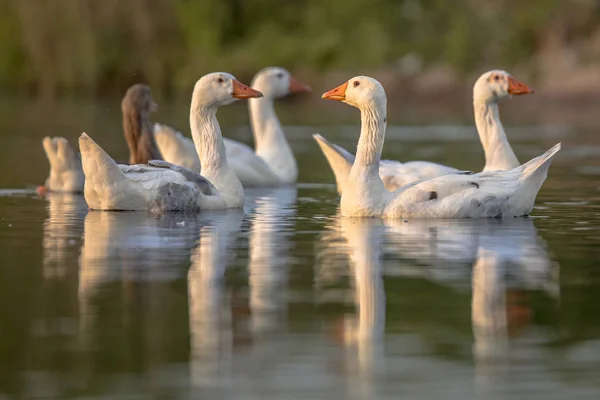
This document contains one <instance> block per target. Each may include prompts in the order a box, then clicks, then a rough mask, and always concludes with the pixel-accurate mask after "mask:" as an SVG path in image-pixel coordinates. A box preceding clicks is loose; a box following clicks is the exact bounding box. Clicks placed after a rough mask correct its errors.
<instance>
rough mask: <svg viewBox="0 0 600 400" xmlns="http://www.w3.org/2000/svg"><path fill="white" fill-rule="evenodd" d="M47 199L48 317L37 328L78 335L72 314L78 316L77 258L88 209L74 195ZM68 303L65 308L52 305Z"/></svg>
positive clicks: (45, 269) (45, 262)
mask: <svg viewBox="0 0 600 400" xmlns="http://www.w3.org/2000/svg"><path fill="white" fill-rule="evenodd" d="M46 199H47V201H48V207H47V209H48V217H47V218H46V220H45V222H44V238H43V241H42V244H43V249H44V251H43V269H42V271H43V275H44V280H45V282H44V286H43V287H44V293H43V297H44V299H47V300H48V301H47V302H46V303H47V304H48V307H46V308H45V310H46V312H47V313H48V314H47V315H46V318H40V319H38V320H37V321H36V324H35V325H34V326H35V330H36V332H37V333H38V334H44V335H52V334H59V335H76V334H77V319H76V318H73V315H76V314H77V301H76V295H75V294H76V293H77V272H78V264H79V260H78V259H79V249H80V247H81V243H82V234H83V220H84V218H85V215H86V214H87V212H88V206H87V204H86V202H85V199H84V198H83V196H78V195H74V194H68V193H49V194H48V195H47V196H46ZM64 293H66V294H67V295H66V296H64V295H63V294H64ZM57 299H60V301H59V300H57ZM65 300H66V304H65V305H66V307H56V306H51V305H56V304H60V303H61V302H62V301H65Z"/></svg>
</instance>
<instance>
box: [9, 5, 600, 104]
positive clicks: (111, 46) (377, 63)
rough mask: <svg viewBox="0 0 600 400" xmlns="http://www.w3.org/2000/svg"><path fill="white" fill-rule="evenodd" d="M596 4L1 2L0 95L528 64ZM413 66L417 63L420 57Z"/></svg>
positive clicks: (580, 30) (591, 17)
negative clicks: (404, 64)
mask: <svg viewBox="0 0 600 400" xmlns="http://www.w3.org/2000/svg"><path fill="white" fill-rule="evenodd" d="M599 3H600V2H599V1H598V0H527V1H522V0H454V1H448V0H327V1H324V0H251V1H250V0H247V1H243V0H102V1H98V0H60V1H57V0H1V1H0V53H1V54H2V55H3V56H2V58H1V59H0V87H1V88H2V89H3V90H4V91H12V92H28V93H35V94H38V95H41V96H43V97H54V96H56V95H59V94H63V93H65V94H77V93H101V92H103V91H115V90H119V91H120V90H122V88H123V87H124V86H126V85H128V84H130V83H132V82H138V81H147V82H149V83H150V84H152V85H153V87H154V88H155V90H158V91H160V92H162V93H163V94H166V95H168V94H177V93H180V92H183V91H189V88H190V87H191V86H192V83H193V82H194V81H195V80H196V79H197V78H198V77H199V76H201V75H202V74H204V73H206V72H209V71H212V70H228V71H231V72H232V73H234V74H236V75H238V76H239V77H243V78H246V79H248V78H249V77H250V76H251V75H252V74H253V73H254V72H255V71H257V70H258V69H260V68H262V67H264V66H266V65H283V66H286V67H288V68H292V69H293V68H302V69H304V70H306V71H312V72H314V73H318V72H323V71H327V70H349V69H353V70H357V69H361V68H369V69H370V68H395V67H397V66H399V65H401V63H400V62H399V61H400V60H401V59H402V57H403V56H405V55H407V54H410V55H411V56H412V57H413V59H416V60H417V61H418V66H419V68H421V67H422V66H425V67H426V66H428V65H432V64H443V65H448V66H450V67H451V68H452V69H453V70H455V71H457V72H459V73H460V72H469V71H471V70H474V69H475V68H477V67H479V66H480V65H486V64H487V65H489V64H491V63H494V64H498V65H501V66H503V67H510V66H512V65H515V64H523V63H524V62H527V60H529V59H530V58H531V57H532V55H534V54H535V52H536V50H538V49H539V48H540V47H541V46H543V44H544V38H545V37H547V36H548V35H549V34H553V35H559V36H560V38H561V40H564V41H565V42H568V41H574V40H577V39H578V38H580V37H583V36H586V35H591V34H592V33H593V32H594V30H595V29H596V27H597V25H598V21H599V19H600V18H599V11H598V10H599V9H600V5H599ZM415 57H416V58H415Z"/></svg>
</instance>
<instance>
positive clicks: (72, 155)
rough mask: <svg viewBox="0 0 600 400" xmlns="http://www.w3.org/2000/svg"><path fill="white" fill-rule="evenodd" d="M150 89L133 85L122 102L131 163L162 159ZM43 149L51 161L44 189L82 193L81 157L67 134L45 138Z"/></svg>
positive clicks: (144, 162)
mask: <svg viewBox="0 0 600 400" xmlns="http://www.w3.org/2000/svg"><path fill="white" fill-rule="evenodd" d="M156 107H157V106H156V103H155V102H154V100H153V98H152V93H151V92H150V88H149V87H148V86H146V85H142V84H135V85H133V86H131V87H130V88H129V89H128V90H127V92H126V93H125V96H124V97H123V100H122V102H121V111H122V114H123V133H124V135H125V140H126V141H127V146H128V147H129V163H130V164H146V163H147V162H148V161H149V160H162V155H161V153H160V151H159V150H158V147H157V146H156V142H155V140H154V136H153V135H152V130H151V125H150V113H151V112H152V111H154V110H156ZM42 145H43V148H44V152H45V153H46V157H47V158H48V162H49V163H50V174H49V175H48V178H47V179H46V182H45V184H44V190H43V191H50V192H63V193H83V190H84V185H85V175H84V173H83V167H82V165H81V158H80V156H79V154H77V153H76V152H75V150H74V149H73V147H71V145H70V144H69V141H68V140H67V139H65V138H64V137H54V138H50V137H45V138H44V140H43V141H42Z"/></svg>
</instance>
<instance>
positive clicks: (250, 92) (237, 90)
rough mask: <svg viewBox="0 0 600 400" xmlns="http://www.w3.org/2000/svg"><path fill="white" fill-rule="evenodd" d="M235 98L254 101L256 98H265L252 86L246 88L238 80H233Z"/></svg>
mask: <svg viewBox="0 0 600 400" xmlns="http://www.w3.org/2000/svg"><path fill="white" fill-rule="evenodd" d="M233 97H235V98H236V99H252V98H256V97H263V94H262V93H261V92H259V91H258V90H254V89H252V88H251V87H250V86H246V85H244V84H243V83H241V82H240V81H238V80H237V79H234V80H233Z"/></svg>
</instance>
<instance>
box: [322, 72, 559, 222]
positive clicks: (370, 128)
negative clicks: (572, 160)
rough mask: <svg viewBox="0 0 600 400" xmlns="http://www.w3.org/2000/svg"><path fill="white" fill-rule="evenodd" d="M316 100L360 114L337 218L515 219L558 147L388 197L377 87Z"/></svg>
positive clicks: (355, 86)
mask: <svg viewBox="0 0 600 400" xmlns="http://www.w3.org/2000/svg"><path fill="white" fill-rule="evenodd" d="M322 98H324V99H329V100H337V101H342V102H344V103H346V104H349V105H351V106H353V107H356V108H358V109H359V110H360V111H361V121H362V127H361V133H360V138H359V141H358V148H357V153H356V159H355V160H354V163H353V165H352V168H351V169H350V173H349V175H348V181H347V184H346V187H345V189H344V191H343V193H342V197H341V201H340V210H341V214H342V216H353V217H379V218H488V217H496V218H501V217H520V216H526V215H528V214H529V213H530V212H531V209H532V208H533V204H534V202H535V198H536V196H537V193H538V191H539V190H540V187H541V186H542V184H543V182H544V181H545V180H546V176H547V173H548V168H549V167H550V163H551V161H552V158H553V156H554V155H555V154H556V153H557V152H558V151H559V150H560V148H561V144H560V143H558V144H557V145H555V146H554V147H552V148H551V149H550V150H548V151H547V152H546V153H544V154H543V155H541V156H539V157H537V158H534V159H532V160H531V161H529V162H527V163H525V164H523V165H521V166H519V167H517V168H513V169H510V170H506V171H487V172H481V173H478V174H466V173H456V174H447V175H442V176H439V177H436V178H432V179H428V180H427V179H426V180H421V181H417V182H413V183H411V184H408V185H405V186H403V187H401V188H400V189H398V190H396V191H394V192H390V191H388V190H387V189H386V188H385V185H384V183H383V181H382V179H381V177H380V176H379V165H380V164H379V162H380V160H381V151H382V148H383V142H384V139H385V129H386V121H387V117H386V112H387V98H386V94H385V90H384V89H383V86H381V84H380V83H379V82H378V81H377V80H375V79H373V78H371V77H367V76H357V77H355V78H352V79H350V80H349V81H347V82H345V83H344V84H342V85H340V86H338V87H336V88H334V89H332V90H330V91H328V92H326V93H324V94H323V96H322Z"/></svg>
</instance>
